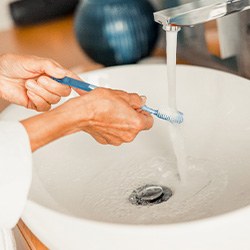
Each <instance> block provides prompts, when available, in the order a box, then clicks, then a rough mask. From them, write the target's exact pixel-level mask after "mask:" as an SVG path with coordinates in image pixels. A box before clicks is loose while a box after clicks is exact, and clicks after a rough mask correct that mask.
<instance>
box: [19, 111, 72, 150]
mask: <svg viewBox="0 0 250 250" xmlns="http://www.w3.org/2000/svg"><path fill="white" fill-rule="evenodd" d="M66 116H67V114H65V113H63V112H61V111H60V110H57V109H55V110H51V111H49V112H46V113H43V114H40V115H37V116H34V117H31V118H28V119H26V120H23V121H21V123H22V124H23V126H24V127H25V129H26V131H27V133H28V135H29V139H30V145H31V149H32V151H33V152H34V151H35V150H37V149H39V148H40V147H42V146H45V145H46V144H48V143H50V142H52V141H54V140H57V139H59V138H61V137H63V136H66V135H69V134H72V133H74V132H77V131H75V130H74V129H73V126H71V123H70V121H69V119H67V117H66Z"/></svg>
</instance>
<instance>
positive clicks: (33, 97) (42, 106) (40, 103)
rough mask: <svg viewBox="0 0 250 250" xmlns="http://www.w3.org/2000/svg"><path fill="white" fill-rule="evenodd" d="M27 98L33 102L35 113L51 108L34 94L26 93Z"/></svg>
mask: <svg viewBox="0 0 250 250" xmlns="http://www.w3.org/2000/svg"><path fill="white" fill-rule="evenodd" d="M27 96H28V97H29V98H30V100H31V101H32V102H33V104H34V105H35V107H36V110H37V111H48V110H50V108H51V105H50V104H49V103H47V102H46V101H45V100H44V99H42V98H41V97H40V96H37V95H36V94H34V93H32V92H30V91H29V90H28V91H27Z"/></svg>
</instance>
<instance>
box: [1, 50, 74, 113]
mask: <svg viewBox="0 0 250 250" xmlns="http://www.w3.org/2000/svg"><path fill="white" fill-rule="evenodd" d="M66 74H67V75H71V76H72V73H70V72H69V71H67V70H66V69H64V68H63V67H62V66H61V65H59V64H58V63H56V62H55V61H53V60H50V59H44V58H39V57H35V56H21V55H14V54H5V55H2V56H0V97H1V98H3V99H5V100H7V101H9V102H11V103H15V104H18V105H22V106H24V107H27V108H29V109H35V110H37V111H47V110H49V109H50V108H51V104H56V103H58V102H59V101H60V99H61V97H62V96H68V95H69V94H70V92H71V88H70V87H69V86H66V85H62V84H60V83H57V82H55V81H53V80H52V79H51V78H50V77H49V76H53V77H57V78H63V77H64V76H66Z"/></svg>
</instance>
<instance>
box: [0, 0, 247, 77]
mask: <svg viewBox="0 0 250 250" xmlns="http://www.w3.org/2000/svg"><path fill="white" fill-rule="evenodd" d="M194 1H197V0H193V1H191V0H126V1H124V0H1V2H0V53H6V52H14V53H22V54H34V55H37V56H42V57H50V58H53V59H55V60H56V61H58V62H59V63H61V64H62V65H64V66H65V67H68V68H71V69H73V70H74V71H76V72H82V71H86V70H92V69H95V68H98V67H102V66H113V65H122V64H131V63H138V62H141V60H143V62H144V63H146V62H164V58H165V56H166V55H165V32H164V31H162V29H161V27H160V25H157V24H156V23H155V22H154V21H153V12H154V11H156V10H161V9H164V8H169V7H175V6H177V5H180V4H184V3H188V2H194ZM177 58H178V63H186V64H193V65H200V66H206V67H211V68H216V69H220V70H223V71H228V72H232V73H234V74H238V75H241V76H244V77H247V78H250V72H249V71H250V70H249V68H250V66H249V64H250V63H249V58H250V12H249V10H248V11H244V12H242V13H237V14H234V15H230V16H227V17H224V18H221V19H218V20H216V21H212V22H208V23H206V24H201V25H197V26H195V27H193V28H188V27H187V28H184V29H182V30H181V32H180V34H179V39H178V55H177Z"/></svg>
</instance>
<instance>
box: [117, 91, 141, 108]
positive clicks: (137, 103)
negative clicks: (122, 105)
mask: <svg viewBox="0 0 250 250" xmlns="http://www.w3.org/2000/svg"><path fill="white" fill-rule="evenodd" d="M115 92H116V94H117V95H119V96H120V97H121V98H122V99H123V100H125V101H126V102H127V103H128V104H129V105H130V106H131V107H132V108H134V109H138V108H140V107H142V106H143V105H144V104H145V98H144V97H141V96H139V95H138V94H136V93H127V92H125V91H120V90H115Z"/></svg>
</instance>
